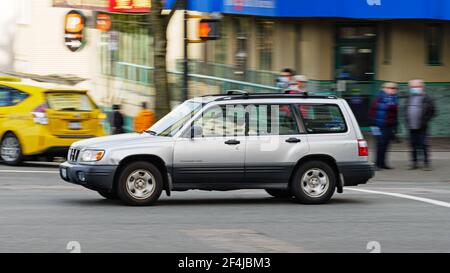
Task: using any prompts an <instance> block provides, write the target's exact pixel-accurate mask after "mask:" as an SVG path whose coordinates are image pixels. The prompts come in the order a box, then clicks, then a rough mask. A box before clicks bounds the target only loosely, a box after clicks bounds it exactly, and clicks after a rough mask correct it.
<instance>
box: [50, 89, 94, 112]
mask: <svg viewBox="0 0 450 273" xmlns="http://www.w3.org/2000/svg"><path fill="white" fill-rule="evenodd" d="M47 105H48V107H49V108H50V109H53V110H56V111H92V110H94V109H95V108H96V107H95V105H94V103H93V102H92V101H91V99H90V98H89V96H88V95H86V94H82V93H49V94H47Z"/></svg>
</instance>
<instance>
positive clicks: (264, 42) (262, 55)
mask: <svg viewBox="0 0 450 273" xmlns="http://www.w3.org/2000/svg"><path fill="white" fill-rule="evenodd" d="M273 35H274V22H272V21H259V22H258V23H257V37H256V39H257V50H258V55H259V61H260V63H259V69H261V70H267V71H271V70H272V53H273Z"/></svg>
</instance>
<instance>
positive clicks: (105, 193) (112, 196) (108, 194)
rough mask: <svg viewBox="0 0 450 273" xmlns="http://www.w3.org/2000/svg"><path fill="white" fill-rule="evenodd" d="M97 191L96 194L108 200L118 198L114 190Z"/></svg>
mask: <svg viewBox="0 0 450 273" xmlns="http://www.w3.org/2000/svg"><path fill="white" fill-rule="evenodd" d="M97 192H98V194H100V195H101V196H103V197H105V198H106V199H109V200H116V199H119V197H118V196H117V193H115V192H110V191H97Z"/></svg>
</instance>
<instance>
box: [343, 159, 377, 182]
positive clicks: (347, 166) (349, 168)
mask: <svg viewBox="0 0 450 273" xmlns="http://www.w3.org/2000/svg"><path fill="white" fill-rule="evenodd" d="M338 168H339V172H340V173H341V174H342V176H343V177H344V186H345V187H351V186H357V185H360V184H366V183H367V181H369V180H370V179H371V178H372V177H374V176H375V167H374V165H373V164H370V163H368V162H348V163H341V164H338Z"/></svg>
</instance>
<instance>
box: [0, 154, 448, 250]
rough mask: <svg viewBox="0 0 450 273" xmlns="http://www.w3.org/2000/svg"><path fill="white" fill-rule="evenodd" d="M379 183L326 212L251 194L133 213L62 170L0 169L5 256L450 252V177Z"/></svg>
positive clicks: (193, 199) (209, 196)
mask: <svg viewBox="0 0 450 273" xmlns="http://www.w3.org/2000/svg"><path fill="white" fill-rule="evenodd" d="M446 162H447V161H442V162H441V164H443V166H447V164H448V163H446ZM381 177H382V179H381V180H377V181H374V182H372V183H371V184H369V185H364V186H362V187H357V188H356V189H357V190H358V191H355V190H345V193H344V194H342V195H340V194H336V195H335V196H334V198H333V200H332V201H331V202H330V203H329V204H327V205H321V206H305V205H298V204H295V203H293V202H290V201H280V200H276V199H274V198H271V197H269V196H268V195H267V194H266V193H265V192H264V191H262V190H245V191H234V192H200V191H190V192H180V193H174V194H173V196H172V197H166V196H165V194H163V196H162V198H161V200H160V202H159V203H158V205H157V206H154V207H127V206H123V205H121V203H120V202H117V201H108V200H105V199H103V198H102V197H100V196H99V195H98V194H97V193H96V192H92V191H89V190H87V189H83V188H81V187H78V186H75V185H70V184H67V183H65V182H63V181H62V180H60V178H59V176H58V169H57V168H56V166H52V165H46V164H38V165H35V164H28V165H26V166H23V167H14V168H13V167H8V166H4V165H0V252H69V250H67V248H68V244H69V242H72V241H75V242H76V243H71V244H75V247H78V243H79V246H80V247H81V252H362V253H367V252H370V250H369V249H368V244H369V246H375V248H377V247H378V246H379V247H380V251H381V252H450V178H448V177H449V176H446V177H445V176H442V178H440V179H435V180H433V179H430V181H417V179H416V180H414V179H406V180H405V181H401V180H399V181H389V180H388V179H387V178H386V177H389V175H385V174H384V176H383V175H381ZM419 180H420V179H419ZM436 180H437V181H436ZM411 181H414V182H411ZM360 190H363V191H360ZM367 190H368V191H367ZM386 194H388V195H386ZM398 194H400V195H398ZM439 201H440V202H439ZM71 244H69V249H70V248H71ZM369 248H371V247H369Z"/></svg>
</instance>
